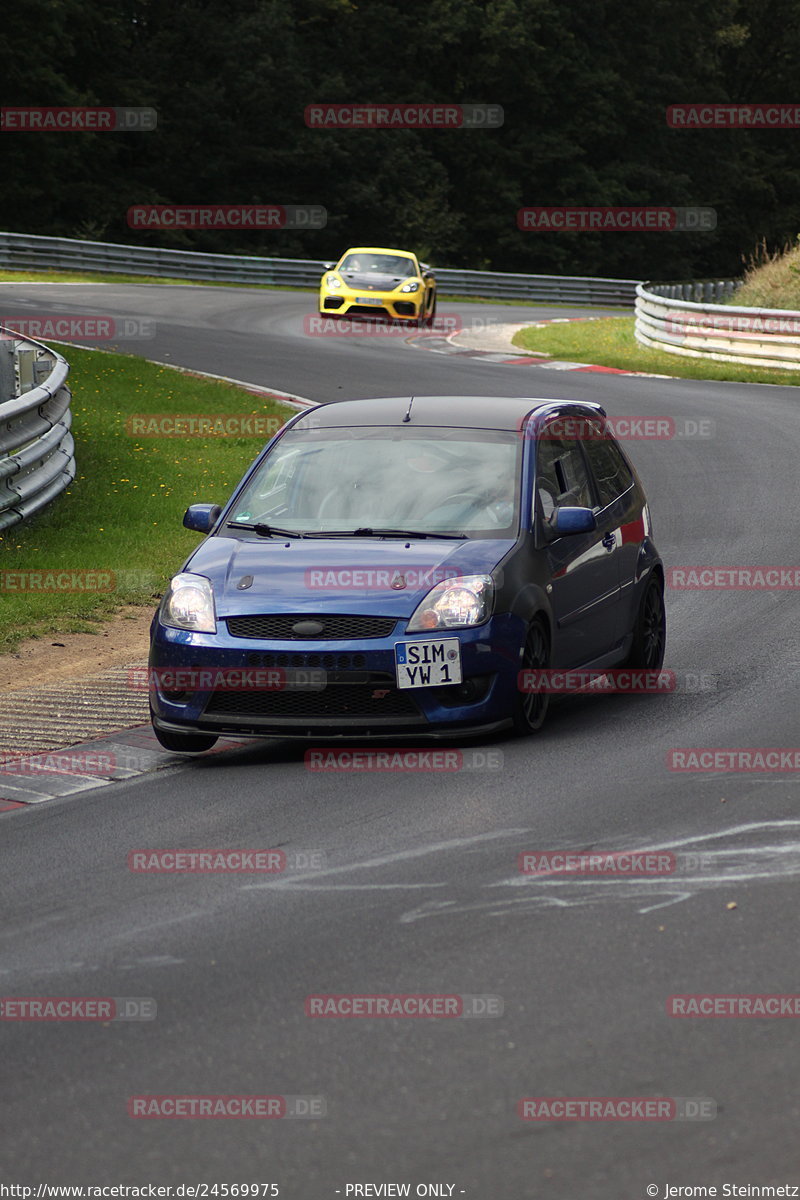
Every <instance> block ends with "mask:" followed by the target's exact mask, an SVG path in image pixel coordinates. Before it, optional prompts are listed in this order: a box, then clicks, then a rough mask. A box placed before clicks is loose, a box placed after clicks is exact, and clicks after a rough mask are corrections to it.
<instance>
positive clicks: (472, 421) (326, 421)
mask: <svg viewBox="0 0 800 1200" xmlns="http://www.w3.org/2000/svg"><path fill="white" fill-rule="evenodd" d="M411 399H412V398H411V396H381V397H376V398H374V399H368V400H339V401H336V402H335V403H332V404H320V405H318V406H317V407H316V408H314V409H311V410H309V411H308V412H307V413H304V414H303V416H302V417H300V418H299V420H297V421H294V422H293V426H292V427H293V428H294V429H302V428H303V423H304V421H306V423H307V425H308V426H309V427H311V428H320V427H322V428H337V427H338V428H341V427H342V426H353V425H403V424H407V425H409V427H412V428H413V427H414V426H417V427H419V426H438V427H445V428H448V427H449V428H454V429H460V428H465V429H510V430H518V429H519V428H520V423H521V421H522V420H523V419H524V418H525V417H526V416H528V414H530V413H533V412H535V411H536V410H538V409H541V410H543V411H546V410H548V409H551V408H557V409H560V410H562V411H568V412H569V411H574V412H579V411H582V412H584V413H588V414H592V415H598V414H600V415H603V416H604V415H605V413H604V412H603V410H602V409H601V408H600V406H599V405H596V404H591V403H588V402H582V403H581V402H578V401H570V400H549V399H542V398H537V397H530V396H414V398H413V404H411V419H410V421H408V422H404V420H403V418H404V417H405V415H406V413H407V412H408V406H409V403H410V402H411ZM312 414H313V416H312Z"/></svg>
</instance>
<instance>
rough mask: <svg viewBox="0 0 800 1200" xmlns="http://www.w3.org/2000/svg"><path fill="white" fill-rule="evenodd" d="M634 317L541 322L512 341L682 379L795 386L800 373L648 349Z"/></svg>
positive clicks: (524, 347) (561, 355) (525, 346)
mask: <svg viewBox="0 0 800 1200" xmlns="http://www.w3.org/2000/svg"><path fill="white" fill-rule="evenodd" d="M633 327H634V318H633V317H605V318H601V319H600V320H598V321H585V322H584V321H580V322H570V323H569V324H563V325H562V324H557V325H546V326H545V327H544V328H542V329H534V328H529V329H521V330H520V331H519V333H517V334H515V335H514V345H515V346H519V347H520V349H522V350H535V351H538V352H539V353H541V354H548V355H550V356H551V357H552V358H561V359H568V360H570V361H572V362H585V363H594V364H595V365H596V366H599V367H619V368H621V369H622V370H625V371H647V372H649V373H651V374H654V375H676V376H679V377H680V378H681V379H720V380H726V381H729V382H734V383H779V384H793V385H795V386H796V385H798V384H800V371H781V370H779V369H778V368H774V369H767V368H765V367H740V366H738V365H737V364H736V363H727V362H716V361H715V360H714V359H704V358H684V357H683V356H682V355H679V354H668V353H667V352H666V351H664V350H651V349H649V347H647V346H642V345H640V343H639V342H637V341H636V338H635V337H634V336H633Z"/></svg>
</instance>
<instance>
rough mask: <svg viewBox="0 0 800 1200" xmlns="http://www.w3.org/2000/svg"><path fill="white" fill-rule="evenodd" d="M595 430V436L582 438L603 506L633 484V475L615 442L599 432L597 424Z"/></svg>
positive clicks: (601, 505)
mask: <svg viewBox="0 0 800 1200" xmlns="http://www.w3.org/2000/svg"><path fill="white" fill-rule="evenodd" d="M597 432H598V436H597V437H596V438H594V437H588V438H585V439H584V442H583V448H584V450H585V451H586V455H587V458H588V459H589V466H590V467H591V469H592V474H593V475H594V479H595V483H596V485H597V497H598V502H599V505H600V508H605V507H606V505H608V504H613V502H614V501H615V500H617V499H618V498H619V497H620V496H621V495H623V493H624V492H627V490H628V488H630V487H631V486H632V484H633V475H632V474H631V470H630V467H629V466H628V464H627V463H626V462H625V459H624V458H623V457H622V452H621V451H620V448H619V446H618V445H617V444H616V442H615V441H613V440H612V438H611V437H610V436H609V435H608V434H607V433H601V431H600V428H599V426H598V427H597Z"/></svg>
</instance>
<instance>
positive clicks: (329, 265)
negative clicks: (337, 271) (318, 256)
mask: <svg viewBox="0 0 800 1200" xmlns="http://www.w3.org/2000/svg"><path fill="white" fill-rule="evenodd" d="M322 265H323V267H324V268H325V270H326V271H332V270H333V268H334V267H335V266H336V263H328V262H326V263H323V264H322Z"/></svg>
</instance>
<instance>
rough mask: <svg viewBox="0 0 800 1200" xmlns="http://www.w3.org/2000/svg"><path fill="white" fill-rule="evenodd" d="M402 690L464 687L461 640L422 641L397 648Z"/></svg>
mask: <svg viewBox="0 0 800 1200" xmlns="http://www.w3.org/2000/svg"><path fill="white" fill-rule="evenodd" d="M394 661H395V668H396V671H397V686H398V688H419V687H441V686H442V685H443V684H447V683H461V643H460V642H459V640H458V638H424V639H423V638H420V640H419V641H414V642H398V643H397V645H396V646H395V648H394Z"/></svg>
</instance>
